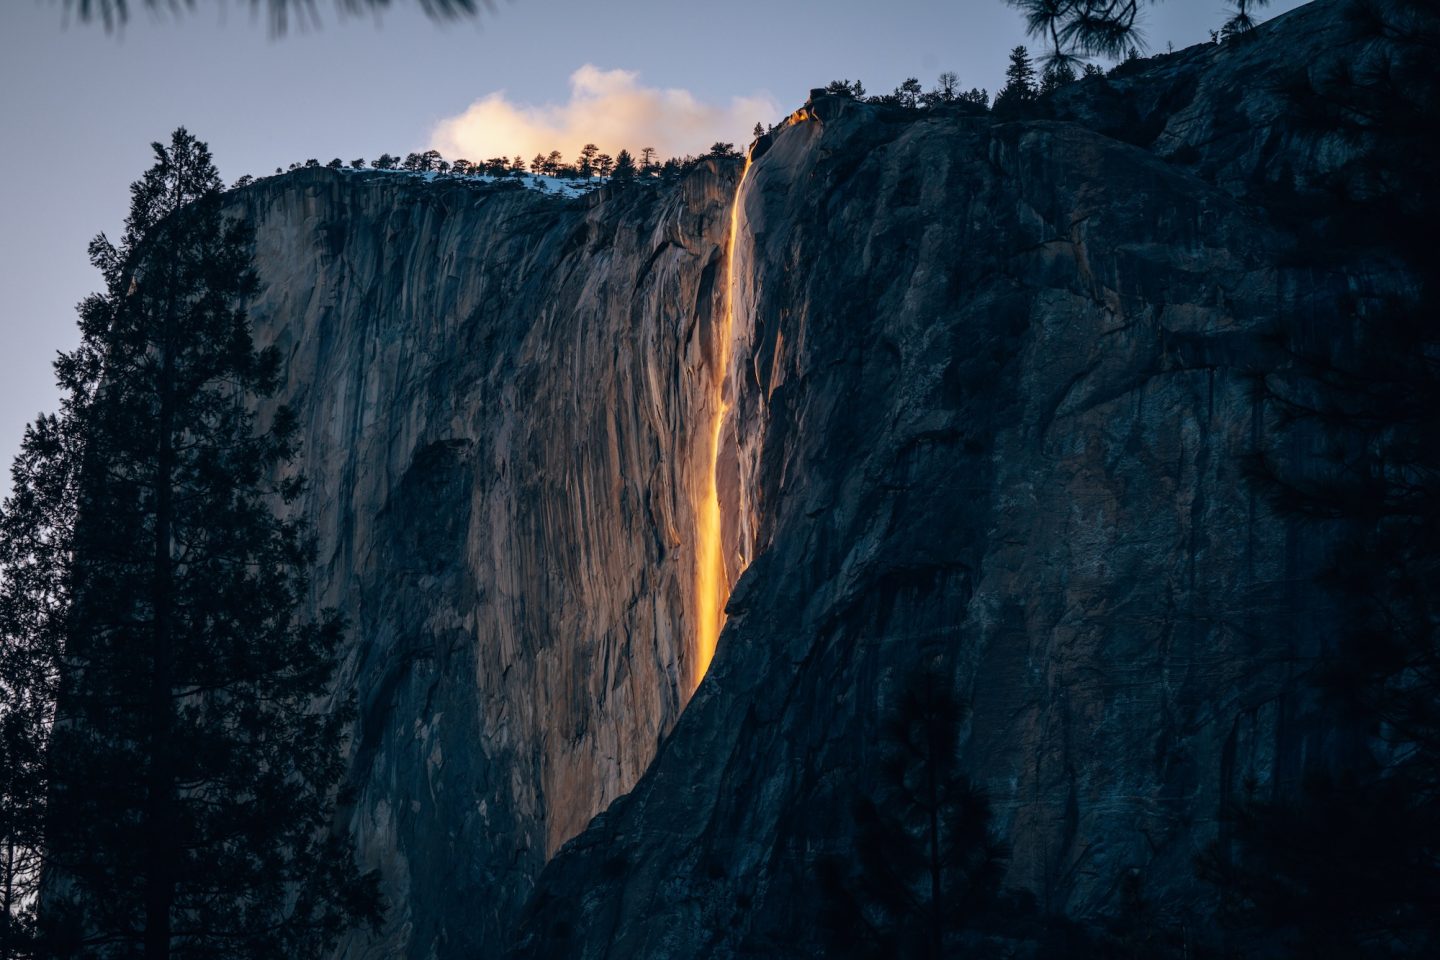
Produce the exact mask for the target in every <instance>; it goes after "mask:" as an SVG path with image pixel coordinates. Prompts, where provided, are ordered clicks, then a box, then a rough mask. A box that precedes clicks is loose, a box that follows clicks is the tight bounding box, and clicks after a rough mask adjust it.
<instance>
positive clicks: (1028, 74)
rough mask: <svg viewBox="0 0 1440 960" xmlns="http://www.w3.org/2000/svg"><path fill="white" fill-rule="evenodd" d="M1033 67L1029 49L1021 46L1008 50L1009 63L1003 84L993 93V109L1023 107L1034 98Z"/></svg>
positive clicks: (1002, 109) (1007, 109) (1003, 109)
mask: <svg viewBox="0 0 1440 960" xmlns="http://www.w3.org/2000/svg"><path fill="white" fill-rule="evenodd" d="M1035 95H1036V89H1035V67H1034V66H1033V65H1032V64H1031V62H1030V51H1029V50H1027V49H1025V48H1024V47H1023V46H1019V47H1016V48H1015V49H1013V50H1011V51H1010V64H1009V66H1007V67H1006V68H1005V86H1004V87H1002V88H1000V92H999V93H997V94H995V109H996V110H997V111H1002V112H1003V111H1009V110H1016V109H1020V108H1023V107H1024V106H1025V105H1026V104H1028V103H1030V102H1031V101H1033V100H1034V99H1035Z"/></svg>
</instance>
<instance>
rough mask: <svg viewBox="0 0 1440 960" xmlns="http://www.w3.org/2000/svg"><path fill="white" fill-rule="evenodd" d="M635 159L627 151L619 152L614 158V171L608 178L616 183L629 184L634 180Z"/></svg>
mask: <svg viewBox="0 0 1440 960" xmlns="http://www.w3.org/2000/svg"><path fill="white" fill-rule="evenodd" d="M635 174H636V170H635V158H634V157H633V156H631V155H630V151H629V150H621V151H620V153H619V154H618V155H617V156H616V157H615V170H614V172H613V173H611V175H610V178H611V179H612V180H614V181H615V182H616V183H629V182H631V181H632V180H634V179H635Z"/></svg>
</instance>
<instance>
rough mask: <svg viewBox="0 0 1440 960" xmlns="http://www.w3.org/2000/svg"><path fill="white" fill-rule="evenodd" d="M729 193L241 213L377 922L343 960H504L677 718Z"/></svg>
mask: <svg viewBox="0 0 1440 960" xmlns="http://www.w3.org/2000/svg"><path fill="white" fill-rule="evenodd" d="M735 173H736V171H732V170H729V169H728V168H727V169H725V170H723V171H703V172H701V173H698V174H696V175H693V176H691V177H690V178H688V179H687V180H686V181H685V182H684V183H683V184H681V185H680V186H678V187H677V188H676V189H673V190H666V191H651V190H634V191H630V192H627V193H625V194H624V195H623V196H614V197H611V198H608V199H606V200H605V201H604V202H601V203H598V204H591V205H586V204H584V203H577V202H566V201H562V200H559V199H555V198H548V197H545V196H542V195H540V194H537V193H536V192H533V191H530V190H522V189H506V188H503V187H494V186H486V185H478V184H476V185H470V184H460V183H452V184H450V185H432V184H426V183H424V182H421V181H417V180H412V179H411V178H409V177H403V176H397V175H384V174H375V175H364V176H349V175H339V174H335V173H331V172H329V171H312V172H304V173H299V174H294V175H291V176H288V177H284V178H277V179H275V180H271V181H266V182H263V183H262V184H260V185H258V186H256V187H252V188H250V189H249V190H247V191H246V192H245V193H244V194H243V195H242V196H241V197H240V198H239V199H240V200H241V201H243V210H244V211H245V212H246V213H247V215H249V216H250V217H252V218H253V219H254V221H255V223H256V226H257V228H258V234H257V266H258V269H259V271H260V274H261V276H262V278H263V281H264V284H265V289H264V292H263V293H262V295H261V296H260V298H259V299H258V301H257V302H256V303H254V304H253V305H252V308H251V311H252V316H253V317H254V318H255V320H256V323H257V328H258V329H259V331H260V336H261V338H262V339H263V340H266V341H268V342H273V343H276V344H277V345H279V346H280V347H281V349H282V350H283V351H284V353H285V355H286V356H287V357H288V375H289V379H290V387H289V388H288V390H287V399H288V400H290V401H291V402H292V403H294V404H295V405H296V406H297V407H298V409H299V410H300V411H301V413H302V419H303V424H304V427H303V443H304V462H303V469H304V471H305V473H306V475H307V477H308V478H309V480H310V482H311V490H310V493H309V496H308V499H307V505H306V510H307V511H308V513H309V515H310V516H311V518H312V519H313V521H314V524H315V529H316V533H317V535H318V537H319V541H320V551H321V569H320V570H319V571H318V573H317V575H316V578H315V581H316V598H315V602H316V604H317V606H334V607H338V608H339V609H341V610H343V611H344V612H345V613H346V615H347V616H348V618H349V620H350V637H351V646H350V649H349V653H348V657H347V660H346V663H345V669H344V673H345V676H344V684H343V686H344V687H346V688H348V689H352V690H353V691H354V692H355V695H356V698H357V707H358V723H357V729H356V732H355V740H354V745H353V750H352V753H353V759H352V776H353V780H354V783H355V784H356V786H357V791H358V792H357V795H356V797H355V800H354V805H353V808H352V809H350V810H349V812H348V817H349V822H348V827H349V829H350V830H351V831H352V832H353V833H354V835H355V836H356V838H357V839H358V842H359V848H360V851H361V856H362V859H363V860H364V862H365V863H366V865H367V866H379V867H380V868H381V870H382V874H383V877H384V887H385V893H386V896H387V899H388V901H389V904H390V916H389V922H388V924H387V928H386V931H385V934H384V936H383V937H381V938H379V939H378V940H372V939H369V938H366V937H359V938H357V939H356V940H355V941H354V942H352V943H351V944H350V945H349V946H348V949H347V950H346V951H345V955H346V956H353V957H371V956H374V957H380V956H408V957H417V958H419V957H431V956H439V957H458V956H473V955H475V951H476V950H477V949H480V948H482V947H488V948H493V947H494V945H495V944H497V943H498V942H499V938H500V936H501V935H502V933H503V930H504V928H505V927H506V925H507V924H508V922H509V921H510V920H511V919H512V918H513V915H514V913H515V911H516V910H517V908H518V907H519V905H520V903H521V902H522V900H523V899H524V897H525V896H526V895H527V893H528V892H529V888H530V885H531V883H532V882H533V879H534V877H535V875H536V874H537V873H538V872H539V869H540V867H541V866H542V865H543V864H544V862H545V861H546V859H547V858H548V857H549V856H550V855H552V854H553V853H554V852H555V850H556V849H557V848H558V847H559V846H560V844H561V843H562V842H564V841H565V840H567V839H569V838H570V837H571V836H573V835H575V834H576V833H578V832H579V831H580V830H581V829H582V828H583V827H584V826H585V824H586V823H587V822H588V820H589V819H590V817H591V816H593V815H594V814H595V813H596V812H598V811H599V810H601V809H604V807H605V806H606V805H607V804H608V803H609V802H610V801H612V800H613V799H615V798H616V797H618V796H619V795H620V794H622V793H623V792H625V791H626V790H628V789H629V788H630V787H631V786H632V785H633V784H634V783H635V781H636V780H637V779H638V778H639V776H640V774H641V773H642V772H643V771H644V770H645V768H646V767H647V765H648V764H649V762H650V760H651V759H652V758H653V756H654V754H655V750H656V747H657V745H658V743H659V741H660V739H661V737H662V736H663V735H664V734H665V732H666V731H667V730H668V729H669V728H670V726H671V725H672V724H673V723H674V721H675V718H676V717H677V716H678V715H679V713H680V709H681V707H682V705H683V702H684V699H685V698H686V696H687V695H688V693H689V690H690V689H691V682H690V678H691V677H692V675H693V672H694V665H693V663H692V644H691V638H692V636H693V634H694V628H693V625H692V624H691V620H690V617H691V614H690V613H689V611H691V610H693V608H694V603H693V598H692V596H691V594H692V593H693V588H694V587H693V585H694V572H693V567H694V564H693V561H692V557H691V553H690V549H691V543H692V542H693V539H694V538H693V531H694V529H695V519H694V506H693V505H694V504H695V503H696V502H697V501H698V500H699V498H700V492H701V490H702V489H703V486H704V477H703V475H702V474H701V473H700V472H699V471H698V469H697V467H696V461H695V458H694V457H692V456H691V455H690V451H691V450H693V449H697V445H703V444H704V443H706V442H708V417H709V413H708V411H707V410H706V409H705V405H706V402H707V400H706V397H707V395H708V391H707V389H706V386H705V383H706V374H705V371H706V369H707V359H706V358H707V354H708V352H709V351H710V349H711V347H710V344H709V339H708V337H709V333H710V329H711V325H712V322H713V320H714V310H715V308H716V304H717V303H718V301H717V297H716V288H717V283H716V276H717V273H718V271H720V270H721V269H722V266H723V265H722V263H721V254H722V247H723V243H724V238H725V236H726V217H727V213H728V210H729V207H730V201H731V196H732V194H733V188H734V178H735Z"/></svg>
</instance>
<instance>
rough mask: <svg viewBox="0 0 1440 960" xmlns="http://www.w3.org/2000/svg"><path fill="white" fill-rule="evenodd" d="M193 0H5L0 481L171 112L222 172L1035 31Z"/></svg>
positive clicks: (990, 12) (978, 0) (861, 70)
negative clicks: (309, 24) (599, 72)
mask: <svg viewBox="0 0 1440 960" xmlns="http://www.w3.org/2000/svg"><path fill="white" fill-rule="evenodd" d="M1299 5H1300V4H1299V0H1277V2H1275V3H1274V4H1273V5H1272V6H1271V7H1269V8H1268V9H1267V10H1266V11H1265V13H1266V14H1267V15H1268V16H1275V15H1277V14H1279V13H1281V12H1283V11H1285V10H1288V9H1290V8H1292V7H1295V6H1299ZM199 6H200V7H201V8H202V9H200V10H199V11H198V12H196V13H194V14H192V15H190V16H188V17H185V18H183V19H181V20H179V21H177V20H175V19H173V18H165V19H160V20H156V19H155V18H153V17H151V16H149V15H146V14H143V13H142V14H140V15H138V16H136V17H134V18H133V19H132V22H131V23H130V25H129V26H128V27H127V28H126V29H125V30H124V31H123V32H122V33H120V34H118V35H107V34H106V33H105V32H104V31H103V30H101V29H100V28H99V27H98V26H95V25H83V26H82V25H75V24H71V25H70V26H68V27H66V26H64V25H63V24H64V15H63V5H62V4H61V3H59V2H58V0H0V91H3V93H0V130H3V131H4V134H3V143H4V148H3V149H0V218H3V221H0V290H3V293H4V295H3V297H0V464H3V466H4V471H3V478H0V489H8V486H9V482H8V481H9V473H8V470H9V463H10V460H11V457H12V456H13V454H14V451H15V449H16V447H17V445H18V442H19V439H20V435H21V431H22V429H23V427H24V424H25V422H26V421H28V420H29V419H31V418H32V417H33V416H34V415H35V414H36V413H37V412H39V411H41V410H49V409H53V408H54V407H55V405H56V394H55V390H54V387H53V381H52V376H51V370H50V362H51V360H52V359H53V357H54V354H55V352H56V351H57V350H60V349H64V348H67V347H69V346H71V345H72V344H73V343H74V341H75V332H74V306H75V304H76V303H77V302H78V301H79V300H80V299H81V298H82V297H83V296H85V295H86V294H87V293H89V292H91V291H92V290H94V289H96V288H98V285H99V279H98V276H97V275H96V274H95V273H94V271H93V270H92V269H91V268H90V266H89V264H88V263H87V262H86V257H85V247H86V244H87V242H88V241H89V239H90V237H91V236H93V235H94V234H95V233H97V232H99V231H101V230H104V231H107V232H108V233H110V235H111V236H112V237H113V236H115V235H116V234H118V232H119V229H120V223H121V220H122V219H123V217H124V215H125V210H126V207H127V205H128V192H127V185H128V184H129V183H130V181H132V180H134V179H135V178H136V177H137V176H138V175H139V174H140V173H141V172H142V171H143V170H144V169H145V168H146V167H147V166H149V161H150V153H149V143H150V142H151V141H152V140H157V139H162V138H164V137H165V136H166V135H167V134H168V133H169V132H170V131H171V130H172V129H174V128H175V127H176V126H179V125H182V124H183V125H185V126H187V127H189V129H190V130H191V132H193V133H194V134H196V135H197V136H199V137H200V138H201V139H203V140H207V141H208V142H209V143H210V146H211V148H212V150H213V151H214V154H215V157H216V160H217V163H218V165H219V167H220V172H221V175H222V176H224V177H225V179H226V180H227V182H228V181H232V180H234V178H235V177H237V176H239V175H240V174H242V173H263V172H269V171H273V170H274V169H275V167H276V166H286V165H288V164H289V163H290V162H291V161H295V160H304V159H306V158H308V157H315V158H318V159H320V160H321V161H322V162H324V161H326V160H328V159H329V158H331V157H333V156H339V157H341V158H343V159H346V160H349V159H350V158H351V157H355V156H364V157H366V158H374V157H375V156H378V155H379V154H380V153H381V152H384V151H390V152H392V153H396V152H401V153H403V152H405V151H409V150H414V149H418V148H423V147H424V146H426V145H427V143H428V140H429V137H430V134H431V131H432V130H433V129H434V127H435V125H436V124H437V123H438V122H439V121H441V120H443V119H445V118H448V117H452V116H455V115H458V114H460V113H462V112H463V111H464V110H465V109H466V107H467V106H469V105H470V104H471V103H472V102H473V101H475V100H476V99H478V98H480V97H483V96H485V95H487V94H490V93H493V92H495V91H498V90H502V89H503V90H505V91H506V94H507V98H508V99H509V100H510V101H511V102H512V103H518V104H524V103H545V102H558V101H564V100H565V99H566V98H567V96H568V92H569V77H570V75H571V73H572V72H573V71H575V70H576V69H577V68H579V67H580V66H582V65H584V64H587V63H589V64H594V65H595V66H596V67H599V68H601V69H605V70H613V69H626V70H638V71H639V72H640V82H641V83H642V84H645V85H648V86H656V87H665V88H685V89H688V90H690V91H691V92H692V93H693V94H694V95H695V96H696V97H697V98H698V99H700V100H702V101H712V102H715V103H717V104H723V103H728V102H729V100H730V99H731V98H733V97H739V96H752V95H761V96H768V97H769V98H770V99H772V100H773V101H774V102H776V103H778V104H779V105H780V106H781V107H782V108H783V110H785V111H788V110H789V109H791V108H793V107H794V106H797V105H799V104H800V103H801V102H802V101H803V100H804V99H805V95H806V93H807V91H808V90H809V88H810V87H811V86H815V85H822V84H824V83H825V82H826V81H828V80H832V79H837V78H840V77H847V78H851V79H854V78H857V77H858V78H860V79H863V80H864V82H865V83H866V85H867V86H868V87H869V88H870V89H871V91H872V92H881V91H883V90H888V89H890V88H892V87H894V86H895V85H896V84H898V83H899V82H900V81H901V80H903V79H904V78H905V77H906V76H912V75H913V76H918V77H920V78H921V79H922V80H923V81H924V82H925V83H926V84H927V86H928V85H929V84H930V83H932V82H933V80H934V77H935V75H936V74H938V73H939V72H940V71H942V70H954V71H955V72H956V73H958V74H959V75H960V79H961V81H962V83H963V84H964V85H965V86H966V87H969V86H972V85H973V86H982V87H988V88H990V89H991V90H992V91H993V90H994V89H995V88H996V87H998V86H999V85H1000V82H1001V76H1002V74H1003V72H1004V65H1005V57H1006V52H1007V51H1008V50H1009V48H1010V47H1012V46H1014V45H1015V44H1016V43H1020V42H1024V40H1025V38H1024V36H1023V31H1022V28H1021V24H1020V20H1019V18H1018V16H1017V15H1016V14H1015V12H1014V11H1013V10H1011V9H1010V8H1008V7H1006V6H1005V5H1003V4H1002V3H1001V2H1000V0H948V2H942V0H917V2H911V3H901V4H889V3H877V2H874V0H869V2H859V0H827V2H823V3H811V2H797V0H726V2H724V3H694V2H688V0H587V2H583V3H581V2H573V0H549V2H538V0H508V2H507V0H500V2H499V3H498V4H497V9H496V11H495V12H494V13H493V14H491V15H490V16H487V17H484V18H483V19H482V20H481V21H479V22H464V23H459V24H451V25H448V26H442V25H437V24H435V23H432V22H430V21H428V20H426V19H425V18H424V17H423V16H422V15H421V14H420V13H419V11H418V9H417V7H418V4H416V3H415V2H414V0H410V2H406V0H398V2H397V8H396V9H394V10H392V11H391V12H389V13H388V14H386V15H385V16H384V18H383V19H382V20H381V21H380V22H379V23H378V24H377V23H376V21H374V20H373V19H368V18H359V19H350V20H343V21H342V20H338V19H337V17H336V15H335V14H334V11H333V9H332V4H331V3H329V2H328V0H320V3H319V7H320V9H321V11H322V14H323V15H324V19H325V25H324V26H323V27H322V28H321V29H319V30H313V29H312V30H307V31H292V32H291V33H290V34H289V35H287V36H285V37H283V38H281V39H278V40H276V39H272V38H271V37H270V36H269V35H268V33H267V31H266V28H265V25H264V23H263V22H261V23H255V22H252V20H251V18H250V17H249V15H248V14H246V13H244V12H243V5H242V4H240V3H237V2H235V0H230V2H229V3H221V2H218V0H201V2H200V4H199ZM222 8H228V16H227V15H222V12H221V11H222ZM1223 11H1224V4H1223V3H1222V2H1220V0H1169V2H1168V3H1161V4H1158V5H1155V6H1152V7H1149V8H1147V11H1146V16H1147V18H1148V19H1147V25H1146V36H1147V37H1148V38H1149V39H1150V46H1151V48H1152V49H1156V50H1163V49H1164V48H1165V46H1166V42H1167V41H1170V42H1173V43H1174V45H1175V47H1176V48H1177V49H1178V48H1180V47H1183V46H1187V45H1189V44H1191V43H1197V42H1200V41H1202V40H1204V39H1205V37H1206V32H1207V30H1208V29H1209V28H1211V27H1214V26H1216V25H1217V24H1218V23H1219V22H1220V21H1221V20H1222V19H1223V17H1224V12H1223ZM756 119H763V120H765V121H766V122H770V121H773V120H776V119H778V116H777V117H764V118H760V117H757V118H756ZM747 130H748V127H747V129H746V130H739V131H728V130H724V131H722V130H717V131H715V133H714V136H713V137H710V138H708V139H704V140H703V142H700V143H697V144H696V145H695V147H694V149H695V150H696V151H697V152H698V151H699V150H701V149H703V148H704V147H705V146H707V145H708V143H709V141H710V139H715V138H720V137H723V139H727V140H736V141H739V140H742V139H744V138H745V136H746V133H747ZM642 145H643V144H630V145H629V146H631V148H632V149H633V148H634V147H637V146H642ZM556 146H557V147H558V148H559V149H561V150H562V151H564V152H566V153H567V155H568V154H569V153H572V152H573V149H574V146H576V145H568V144H556Z"/></svg>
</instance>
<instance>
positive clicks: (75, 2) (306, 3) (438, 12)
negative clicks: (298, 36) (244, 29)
mask: <svg viewBox="0 0 1440 960" xmlns="http://www.w3.org/2000/svg"><path fill="white" fill-rule="evenodd" d="M242 2H244V3H245V5H247V6H249V7H250V9H251V10H254V11H257V12H258V11H260V10H264V12H265V14H266V18H267V20H268V22H269V24H270V29H271V30H272V31H273V32H274V33H276V34H282V33H284V32H285V31H286V30H287V29H288V28H289V27H290V25H291V21H292V20H295V21H298V22H300V23H302V24H304V23H307V22H308V23H310V24H318V23H319V22H320V11H319V6H318V4H317V3H316V0H242ZM417 2H418V4H419V6H420V8H421V9H422V10H424V11H425V13H426V14H428V15H429V16H431V17H433V18H435V19H437V20H454V19H459V18H461V17H473V16H477V15H479V14H480V13H481V12H482V11H487V10H493V9H494V8H495V4H494V0H417ZM392 5H393V0H334V6H335V9H336V10H337V11H338V12H339V13H340V15H342V16H344V15H347V14H359V13H378V12H379V11H382V10H385V9H387V8H389V7H390V6H392ZM195 6H196V3H195V0H184V2H183V3H180V2H177V0H65V9H66V11H67V12H69V11H74V12H75V13H76V14H77V15H78V16H79V18H80V19H81V20H84V21H92V20H94V21H99V22H100V23H102V24H104V26H105V29H106V30H116V29H119V28H120V27H122V26H124V25H125V23H126V22H127V21H128V20H129V19H130V15H131V12H132V11H133V10H135V9H137V8H139V7H143V8H145V9H147V10H152V11H161V12H169V13H179V12H182V11H188V10H191V9H193V8H194V7H195Z"/></svg>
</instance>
